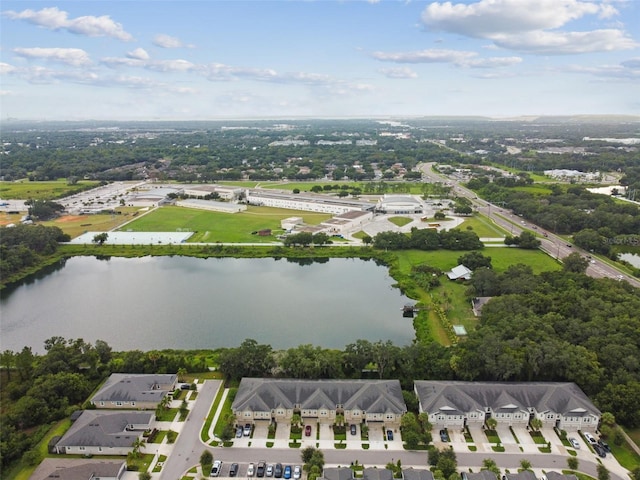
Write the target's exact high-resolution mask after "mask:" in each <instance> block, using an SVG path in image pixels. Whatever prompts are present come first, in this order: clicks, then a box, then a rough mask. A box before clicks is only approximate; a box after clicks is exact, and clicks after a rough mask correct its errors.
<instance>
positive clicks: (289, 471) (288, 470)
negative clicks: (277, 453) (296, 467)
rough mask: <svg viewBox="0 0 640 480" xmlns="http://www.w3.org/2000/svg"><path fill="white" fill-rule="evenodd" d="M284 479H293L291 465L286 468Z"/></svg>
mask: <svg viewBox="0 0 640 480" xmlns="http://www.w3.org/2000/svg"><path fill="white" fill-rule="evenodd" d="M282 477H283V478H285V479H286V480H288V479H289V478H291V465H287V466H286V467H284V474H283V475H282Z"/></svg>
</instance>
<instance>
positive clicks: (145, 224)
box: [121, 206, 331, 243]
mask: <svg viewBox="0 0 640 480" xmlns="http://www.w3.org/2000/svg"><path fill="white" fill-rule="evenodd" d="M288 217H302V219H303V221H304V223H306V224H307V225H317V224H319V223H321V222H323V221H325V220H328V219H329V218H331V215H329V214H326V213H310V212H302V211H298V210H285V209H279V208H268V207H254V206H249V207H248V208H247V210H246V211H244V212H241V213H222V212H209V211H206V210H197V209H193V208H183V207H161V208H157V209H155V210H153V211H152V212H149V213H148V214H146V215H143V216H141V217H140V218H139V219H136V220H134V221H133V222H131V223H128V224H127V225H125V226H124V227H122V228H121V230H122V231H132V232H177V231H191V232H194V234H193V235H192V237H191V238H190V239H189V242H210V243H216V242H222V243H270V242H274V241H278V240H277V239H276V237H275V236H276V235H278V234H280V233H282V232H283V230H282V228H281V226H280V221H281V220H283V219H285V218H288ZM265 229H270V230H271V231H272V235H270V236H264V237H263V236H259V235H257V234H254V233H252V232H258V231H259V230H265Z"/></svg>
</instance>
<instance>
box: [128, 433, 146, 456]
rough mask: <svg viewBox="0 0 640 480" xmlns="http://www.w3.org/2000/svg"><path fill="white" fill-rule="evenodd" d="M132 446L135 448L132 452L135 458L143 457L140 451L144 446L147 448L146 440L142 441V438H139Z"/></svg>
mask: <svg viewBox="0 0 640 480" xmlns="http://www.w3.org/2000/svg"><path fill="white" fill-rule="evenodd" d="M131 446H132V447H133V450H132V451H131V453H132V454H133V456H134V457H135V458H140V457H141V456H142V453H141V452H140V449H142V448H144V446H145V443H144V440H143V439H141V438H140V437H138V438H136V439H135V440H134V441H133V443H132V444H131Z"/></svg>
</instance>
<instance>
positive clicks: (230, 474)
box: [229, 463, 238, 477]
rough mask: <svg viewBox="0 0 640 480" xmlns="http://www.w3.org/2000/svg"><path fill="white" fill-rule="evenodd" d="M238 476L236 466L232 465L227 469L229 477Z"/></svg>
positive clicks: (235, 464)
mask: <svg viewBox="0 0 640 480" xmlns="http://www.w3.org/2000/svg"><path fill="white" fill-rule="evenodd" d="M237 474H238V464H237V463H232V464H231V468H230V469H229V476H230V477H235V476H236V475H237Z"/></svg>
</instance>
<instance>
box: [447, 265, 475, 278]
mask: <svg viewBox="0 0 640 480" xmlns="http://www.w3.org/2000/svg"><path fill="white" fill-rule="evenodd" d="M472 274H473V272H472V271H471V270H469V269H468V268H467V267H465V266H464V265H458V266H457V267H453V268H452V269H451V271H450V272H447V278H449V280H470V279H471V275H472Z"/></svg>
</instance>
